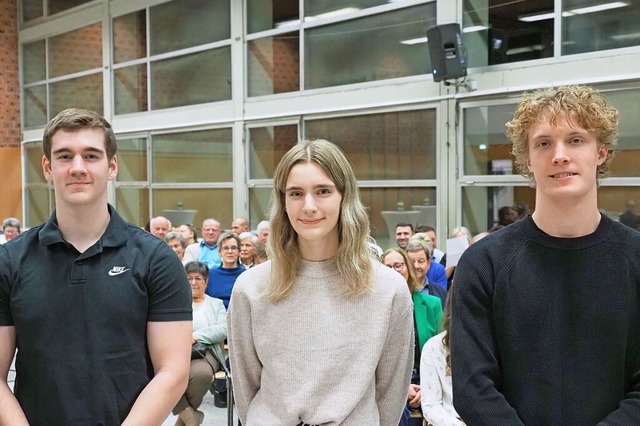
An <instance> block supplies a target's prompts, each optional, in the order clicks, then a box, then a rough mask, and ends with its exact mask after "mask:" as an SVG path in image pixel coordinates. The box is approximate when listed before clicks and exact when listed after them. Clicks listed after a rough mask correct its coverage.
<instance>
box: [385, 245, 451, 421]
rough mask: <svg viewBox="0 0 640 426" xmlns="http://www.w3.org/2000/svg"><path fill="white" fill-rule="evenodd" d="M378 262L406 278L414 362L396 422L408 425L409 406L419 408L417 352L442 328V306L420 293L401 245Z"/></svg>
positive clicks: (410, 263) (415, 276) (418, 359)
mask: <svg viewBox="0 0 640 426" xmlns="http://www.w3.org/2000/svg"><path fill="white" fill-rule="evenodd" d="M382 263H383V264H384V265H385V266H387V267H389V268H393V269H394V270H395V271H397V272H398V273H399V274H400V275H402V277H403V278H404V279H405V281H406V282H407V285H408V286H409V291H410V292H411V298H412V299H413V319H414V322H413V323H414V327H415V330H414V331H415V334H414V335H415V339H416V342H415V345H414V358H413V360H414V362H413V374H412V377H411V384H410V385H409V394H408V396H407V406H406V407H405V412H404V414H403V417H402V419H401V421H400V425H408V422H409V418H410V417H411V412H410V409H419V408H420V398H421V391H420V353H421V352H422V347H423V346H424V344H425V343H426V342H427V340H429V339H430V338H432V337H433V336H435V335H436V334H438V333H439V332H440V330H442V306H441V304H440V299H438V298H437V297H435V296H430V295H429V294H425V293H421V291H422V282H421V281H418V277H417V275H416V271H415V268H414V267H413V264H412V262H411V259H409V256H408V255H407V253H406V252H405V251H404V250H402V249H401V248H391V249H389V250H387V251H385V252H384V254H383V255H382Z"/></svg>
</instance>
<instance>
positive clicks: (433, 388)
mask: <svg viewBox="0 0 640 426" xmlns="http://www.w3.org/2000/svg"><path fill="white" fill-rule="evenodd" d="M450 321H451V293H449V297H448V298H447V304H446V307H445V309H444V331H443V332H442V333H440V334H438V335H436V336H434V337H432V338H431V339H429V340H428V341H427V343H426V344H425V345H424V347H423V348H422V356H421V358H420V388H421V389H422V415H423V416H424V418H425V420H426V421H427V422H428V424H430V425H432V426H460V425H464V422H463V421H462V420H461V419H460V416H458V413H456V410H455V409H454V408H453V391H452V385H451V363H450V359H449V358H450V354H449V324H450Z"/></svg>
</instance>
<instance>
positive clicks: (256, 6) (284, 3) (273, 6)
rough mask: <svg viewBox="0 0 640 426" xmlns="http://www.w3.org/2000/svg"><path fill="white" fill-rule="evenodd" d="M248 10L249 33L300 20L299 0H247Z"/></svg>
mask: <svg viewBox="0 0 640 426" xmlns="http://www.w3.org/2000/svg"><path fill="white" fill-rule="evenodd" d="M246 10H247V32H248V33H249V34H251V33H256V32H259V31H265V30H270V29H272V28H282V27H286V26H287V25H292V24H293V25H296V24H298V23H299V22H300V6H299V2H298V0H247V9H246Z"/></svg>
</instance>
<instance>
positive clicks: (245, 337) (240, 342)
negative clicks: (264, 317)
mask: <svg viewBox="0 0 640 426" xmlns="http://www.w3.org/2000/svg"><path fill="white" fill-rule="evenodd" d="M227 321H228V322H227V335H228V342H229V362H230V364H231V374H232V377H233V388H234V397H235V402H236V407H237V410H238V417H240V421H241V422H242V423H243V424H246V419H247V412H248V410H249V406H250V405H251V401H252V400H253V398H254V397H255V395H256V394H257V393H258V390H259V389H260V377H261V373H262V364H261V362H260V360H259V359H258V354H257V353H256V348H255V344H254V340H253V326H252V317H251V301H250V299H249V297H248V295H247V294H246V293H245V292H244V291H243V290H242V285H236V286H235V287H234V289H233V297H231V302H230V303H229V310H228V312H227Z"/></svg>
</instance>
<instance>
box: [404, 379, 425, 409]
mask: <svg viewBox="0 0 640 426" xmlns="http://www.w3.org/2000/svg"><path fill="white" fill-rule="evenodd" d="M421 401H422V390H421V389H420V385H414V384H411V385H409V395H408V396H407V402H408V403H409V407H411V408H418V407H420V402H421Z"/></svg>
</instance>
